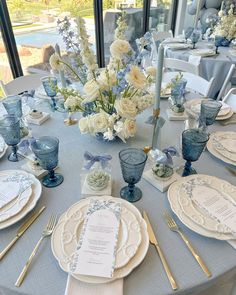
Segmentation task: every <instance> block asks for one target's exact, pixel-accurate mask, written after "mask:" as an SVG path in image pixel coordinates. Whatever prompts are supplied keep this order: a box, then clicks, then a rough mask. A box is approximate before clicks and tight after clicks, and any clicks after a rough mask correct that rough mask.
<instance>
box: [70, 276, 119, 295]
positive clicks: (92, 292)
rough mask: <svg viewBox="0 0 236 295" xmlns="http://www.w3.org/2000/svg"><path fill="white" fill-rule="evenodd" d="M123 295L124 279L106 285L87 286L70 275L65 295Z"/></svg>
mask: <svg viewBox="0 0 236 295" xmlns="http://www.w3.org/2000/svg"><path fill="white" fill-rule="evenodd" d="M79 294H83V295H111V294H112V295H122V294H123V279H119V280H115V281H114V282H111V283H106V284H87V283H83V282H81V281H78V280H76V279H75V278H74V277H72V276H71V275H68V278H67V283H66V291H65V295H79Z"/></svg>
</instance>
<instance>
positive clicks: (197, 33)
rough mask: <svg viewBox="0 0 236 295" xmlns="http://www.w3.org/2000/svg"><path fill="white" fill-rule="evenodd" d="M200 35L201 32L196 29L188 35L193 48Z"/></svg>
mask: <svg viewBox="0 0 236 295" xmlns="http://www.w3.org/2000/svg"><path fill="white" fill-rule="evenodd" d="M200 36H201V32H200V31H198V30H193V32H192V34H191V36H190V39H191V41H192V43H193V49H195V48H196V43H197V42H198V40H199V38H200Z"/></svg>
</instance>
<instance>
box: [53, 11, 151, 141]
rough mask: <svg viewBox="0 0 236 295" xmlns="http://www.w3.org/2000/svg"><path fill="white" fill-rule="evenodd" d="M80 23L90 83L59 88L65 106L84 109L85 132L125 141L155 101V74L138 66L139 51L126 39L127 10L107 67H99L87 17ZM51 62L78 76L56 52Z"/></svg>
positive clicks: (123, 15) (81, 127)
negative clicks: (152, 83) (76, 87)
mask: <svg viewBox="0 0 236 295" xmlns="http://www.w3.org/2000/svg"><path fill="white" fill-rule="evenodd" d="M76 23H77V27H78V30H80V33H79V40H81V45H82V46H81V56H82V60H83V62H84V64H85V65H86V68H87V82H86V83H84V85H83V90H82V91H81V92H78V91H75V90H69V89H58V91H59V92H60V93H62V94H63V95H64V97H65V108H66V109H67V110H68V111H69V112H82V114H83V117H82V118H81V119H80V120H79V129H80V131H81V133H82V134H91V135H94V136H96V135H99V136H100V137H102V138H103V139H105V140H108V141H111V140H113V139H114V138H116V137H119V138H120V139H122V140H123V141H125V140H126V139H127V138H129V137H133V136H134V135H135V133H136V122H135V119H136V116H137V115H138V114H139V113H141V112H142V111H143V110H145V109H146V108H149V107H150V106H151V105H152V103H153V94H150V93H149V91H148V88H149V86H150V74H151V73H149V74H148V73H145V72H144V71H143V70H142V69H141V68H140V67H139V66H138V63H137V61H136V59H135V53H134V51H133V50H132V48H131V46H130V44H129V42H128V41H126V40H125V30H126V28H127V25H126V22H125V14H124V13H123V14H122V15H121V16H120V17H119V19H118V22H117V24H118V27H117V29H116V31H115V40H114V42H113V43H112V44H111V46H110V52H111V57H110V61H109V64H108V65H107V67H106V68H104V69H98V66H97V64H96V59H95V56H94V54H93V53H92V50H91V48H90V46H89V43H88V41H87V40H88V35H87V32H86V28H85V24H84V20H83V19H82V18H80V17H79V18H77V21H76ZM50 64H51V66H52V68H54V69H55V68H58V67H68V68H69V69H71V71H72V72H73V73H74V75H75V77H77V76H78V74H77V73H76V70H75V69H73V68H72V67H71V66H70V65H68V64H67V63H66V62H64V61H63V60H62V59H61V58H60V57H59V56H57V55H56V54H54V55H52V56H51V58H50ZM152 74H153V73H152ZM77 78H78V79H79V77H77ZM79 80H80V79H79ZM80 82H81V83H82V81H80Z"/></svg>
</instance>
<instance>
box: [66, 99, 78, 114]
mask: <svg viewBox="0 0 236 295" xmlns="http://www.w3.org/2000/svg"><path fill="white" fill-rule="evenodd" d="M64 105H65V108H66V109H68V110H69V111H72V112H73V111H76V109H77V107H78V106H79V105H80V99H79V98H78V97H75V96H69V97H68V98H67V99H66V101H65V103H64Z"/></svg>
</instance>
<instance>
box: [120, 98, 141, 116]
mask: <svg viewBox="0 0 236 295" xmlns="http://www.w3.org/2000/svg"><path fill="white" fill-rule="evenodd" d="M115 108H116V110H117V114H118V115H120V116H121V117H124V118H127V119H134V118H135V116H136V115H137V108H136V104H135V103H134V102H133V101H132V100H129V99H125V98H124V99H120V100H117V101H116V103H115Z"/></svg>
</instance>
